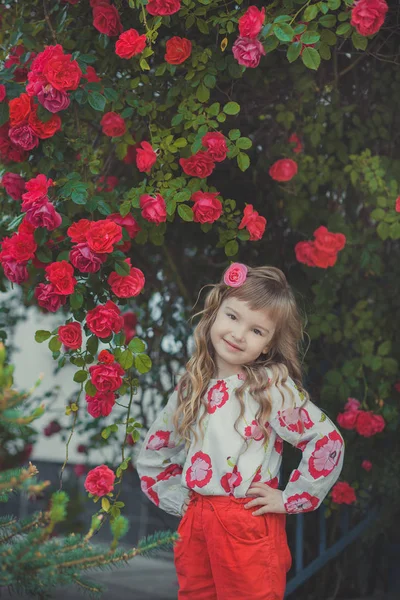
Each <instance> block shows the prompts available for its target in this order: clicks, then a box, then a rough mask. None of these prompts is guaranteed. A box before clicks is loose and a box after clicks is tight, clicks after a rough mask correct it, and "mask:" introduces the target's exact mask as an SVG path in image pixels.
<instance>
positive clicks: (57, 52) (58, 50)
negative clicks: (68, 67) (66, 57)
mask: <svg viewBox="0 0 400 600" xmlns="http://www.w3.org/2000/svg"><path fill="white" fill-rule="evenodd" d="M63 54H64V50H63V47H62V46H61V45H60V44H56V45H55V46H47V47H46V48H45V49H44V50H43V51H42V52H39V54H38V55H37V56H36V58H35V59H34V61H33V62H32V64H31V71H32V72H33V73H39V74H40V73H43V70H44V68H45V66H46V64H47V63H48V61H49V60H50V59H51V58H53V57H54V56H62V55H63Z"/></svg>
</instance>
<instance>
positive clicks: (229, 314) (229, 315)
mask: <svg viewBox="0 0 400 600" xmlns="http://www.w3.org/2000/svg"><path fill="white" fill-rule="evenodd" d="M226 314H227V315H228V317H233V318H234V319H236V317H235V315H232V314H231V313H226Z"/></svg>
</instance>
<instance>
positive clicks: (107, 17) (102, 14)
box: [93, 2, 123, 36]
mask: <svg viewBox="0 0 400 600" xmlns="http://www.w3.org/2000/svg"><path fill="white" fill-rule="evenodd" d="M93 26H94V27H96V29H97V31H100V33H105V35H108V36H114V35H119V34H120V33H122V31H123V27H122V23H121V21H120V18H119V13H118V11H117V9H116V8H115V6H113V5H111V4H106V3H105V2H101V3H99V4H97V5H96V6H95V7H94V8H93Z"/></svg>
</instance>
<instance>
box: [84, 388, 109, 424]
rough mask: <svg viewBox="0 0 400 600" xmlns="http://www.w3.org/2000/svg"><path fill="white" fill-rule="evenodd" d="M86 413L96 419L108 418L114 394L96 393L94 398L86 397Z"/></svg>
mask: <svg viewBox="0 0 400 600" xmlns="http://www.w3.org/2000/svg"><path fill="white" fill-rule="evenodd" d="M86 402H87V406H86V408H87V411H88V413H89V415H90V416H92V417H94V418H95V419H98V418H99V417H108V415H109V414H110V413H111V411H112V409H113V406H114V404H115V394H114V392H97V394H96V395H95V396H89V395H88V394H87V395H86Z"/></svg>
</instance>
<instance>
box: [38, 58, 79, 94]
mask: <svg viewBox="0 0 400 600" xmlns="http://www.w3.org/2000/svg"><path fill="white" fill-rule="evenodd" d="M43 75H44V76H45V77H46V79H47V81H48V82H49V83H51V85H52V86H53V88H55V89H56V90H59V91H60V92H67V91H71V90H76V88H77V87H78V85H79V82H80V80H81V77H82V71H81V68H80V66H79V65H78V63H77V62H76V60H72V55H71V54H57V55H55V56H53V57H52V58H50V60H48V61H47V63H46V65H45V67H44V69H43Z"/></svg>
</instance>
